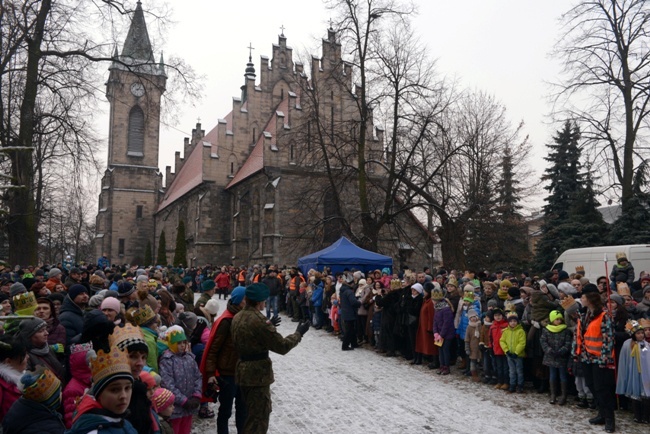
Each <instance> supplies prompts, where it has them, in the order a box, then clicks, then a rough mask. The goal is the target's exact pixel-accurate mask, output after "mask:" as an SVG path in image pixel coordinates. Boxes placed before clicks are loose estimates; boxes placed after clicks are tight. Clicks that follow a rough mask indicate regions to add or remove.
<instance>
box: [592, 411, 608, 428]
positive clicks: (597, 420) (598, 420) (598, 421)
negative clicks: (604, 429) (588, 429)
mask: <svg viewBox="0 0 650 434" xmlns="http://www.w3.org/2000/svg"><path fill="white" fill-rule="evenodd" d="M589 423H590V424H592V425H605V416H603V415H602V413H601V412H600V411H599V412H598V415H597V416H596V417H592V418H591V419H589Z"/></svg>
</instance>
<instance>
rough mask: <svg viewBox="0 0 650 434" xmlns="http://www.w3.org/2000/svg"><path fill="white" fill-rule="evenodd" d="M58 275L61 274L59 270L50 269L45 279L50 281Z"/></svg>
mask: <svg viewBox="0 0 650 434" xmlns="http://www.w3.org/2000/svg"><path fill="white" fill-rule="evenodd" d="M60 274H61V270H59V269H58V268H50V271H49V272H48V273H47V278H48V279H51V278H53V277H57V276H58V275H60Z"/></svg>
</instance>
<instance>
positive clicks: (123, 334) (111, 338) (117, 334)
mask: <svg viewBox="0 0 650 434" xmlns="http://www.w3.org/2000/svg"><path fill="white" fill-rule="evenodd" d="M136 343H137V344H145V345H146V342H145V341H144V335H143V334H142V330H140V328H138V327H135V326H134V325H132V324H131V323H128V322H127V323H126V324H125V325H124V327H115V329H114V330H113V334H110V335H108V344H109V345H110V346H111V347H117V348H119V349H120V350H126V349H127V348H128V347H129V346H130V345H132V344H136Z"/></svg>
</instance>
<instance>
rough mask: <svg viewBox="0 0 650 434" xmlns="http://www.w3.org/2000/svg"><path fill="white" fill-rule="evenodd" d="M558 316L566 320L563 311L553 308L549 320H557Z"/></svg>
mask: <svg viewBox="0 0 650 434" xmlns="http://www.w3.org/2000/svg"><path fill="white" fill-rule="evenodd" d="M558 318H562V320H564V315H562V312H560V311H559V310H553V311H551V313H550V314H549V315H548V319H549V321H551V323H553V321H555V320H556V319H558Z"/></svg>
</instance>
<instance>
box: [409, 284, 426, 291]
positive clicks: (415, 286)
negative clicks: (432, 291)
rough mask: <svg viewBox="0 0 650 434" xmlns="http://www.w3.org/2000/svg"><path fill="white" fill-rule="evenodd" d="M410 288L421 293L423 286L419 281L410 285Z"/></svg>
mask: <svg viewBox="0 0 650 434" xmlns="http://www.w3.org/2000/svg"><path fill="white" fill-rule="evenodd" d="M411 289H415V290H416V291H417V293H418V294H422V291H424V288H423V287H422V285H420V284H419V283H414V284H413V285H411Z"/></svg>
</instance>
